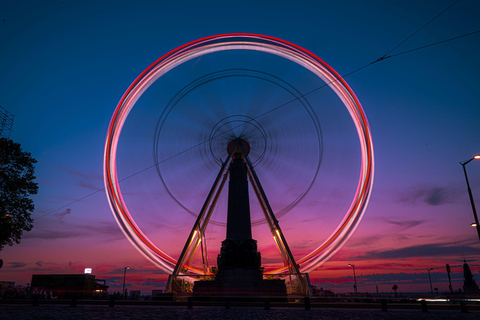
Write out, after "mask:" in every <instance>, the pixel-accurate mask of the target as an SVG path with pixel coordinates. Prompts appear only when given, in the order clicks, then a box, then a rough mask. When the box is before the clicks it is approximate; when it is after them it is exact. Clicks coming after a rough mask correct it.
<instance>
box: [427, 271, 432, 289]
mask: <svg viewBox="0 0 480 320" xmlns="http://www.w3.org/2000/svg"><path fill="white" fill-rule="evenodd" d="M430 270H433V268H430V269H428V270H427V271H428V280H430V291H431V292H432V295H433V287H432V277H430Z"/></svg>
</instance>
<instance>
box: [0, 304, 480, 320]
mask: <svg viewBox="0 0 480 320" xmlns="http://www.w3.org/2000/svg"><path fill="white" fill-rule="evenodd" d="M0 319H16V320H24V319H25V320H26V319H29V320H30V319H75V320H83V319H85V320H97V319H119V320H123V319H132V320H135V319H142V320H144V319H192V320H195V319H209V320H215V319H229V320H230V319H232V320H237V319H238V320H240V319H245V320H253V319H262V320H269V319H272V320H274V319H275V320H287V319H288V320H296V319H302V320H309V319H324V320H330V319H342V320H349V319H355V320H363V319H368V320H371V319H375V320H377V319H378V320H390V319H392V320H393V319H395V320H415V319H434V320H447V319H448V320H451V319H476V320H478V319H480V311H478V310H474V311H470V312H468V313H462V312H461V311H459V310H429V311H428V312H422V311H421V310H418V309H396V310H389V311H386V312H384V311H382V310H380V309H352V308H319V309H315V308H312V309H311V310H305V309H303V308H271V309H270V310H265V309H264V308H260V307H231V308H230V309H226V308H225V307H193V308H192V309H188V308H187V307H185V306H175V307H171V306H128V305H117V306H115V307H113V308H110V307H108V306H106V305H79V306H76V307H70V306H68V305H47V304H45V305H42V304H41V305H39V306H32V305H28V304H22V305H0Z"/></svg>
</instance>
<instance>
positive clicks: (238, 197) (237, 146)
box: [167, 138, 310, 295]
mask: <svg viewBox="0 0 480 320" xmlns="http://www.w3.org/2000/svg"><path fill="white" fill-rule="evenodd" d="M227 152H228V157H227V160H226V161H225V162H224V163H223V164H222V166H221V169H220V171H219V173H218V175H217V178H216V179H215V182H214V184H213V186H212V188H211V190H210V192H209V194H208V196H207V199H206V201H205V204H204V205H203V208H202V210H201V212H200V214H199V215H198V218H197V220H196V222H195V224H194V226H193V228H192V231H191V232H190V235H189V237H188V239H187V241H186V243H185V246H184V248H183V250H182V253H181V255H180V258H179V259H178V262H177V264H176V266H175V269H174V271H173V274H172V275H171V276H170V277H169V281H168V284H167V288H168V291H169V292H171V293H175V292H188V291H193V293H194V294H269V295H286V294H287V287H286V285H285V279H280V278H277V279H263V268H262V267H261V254H260V252H258V250H257V241H256V240H254V239H253V238H252V229H251V219H250V200H249V194H248V182H250V184H251V186H252V189H253V190H254V193H255V196H256V198H257V200H258V202H259V204H260V207H261V209H262V211H263V214H264V216H265V220H266V221H267V224H268V226H269V229H270V232H271V234H272V236H273V239H274V241H275V245H276V246H277V248H278V250H279V251H280V254H281V256H282V259H283V264H284V267H285V268H286V271H287V272H286V273H284V274H283V277H286V276H287V275H288V278H289V280H290V281H289V286H288V287H289V288H288V289H289V290H288V292H289V293H299V294H303V295H309V293H310V292H309V288H310V286H309V285H308V282H309V280H308V274H303V275H302V274H301V273H300V270H299V266H298V264H297V263H296V262H295V259H294V257H293V255H292V252H291V251H290V248H289V247H288V244H287V241H286V239H285V236H284V235H283V233H282V230H281V228H280V225H279V223H278V220H277V219H276V218H275V214H274V213H273V211H272V208H271V207H270V204H269V202H268V199H267V196H266V194H265V191H264V190H263V187H262V184H261V183H260V180H259V179H258V176H257V174H256V172H255V170H254V168H253V165H252V162H251V161H250V159H249V157H248V154H249V152H250V145H249V144H248V142H247V141H245V140H243V139H240V138H236V139H234V140H232V141H230V143H229V144H228V146H227ZM228 177H229V178H230V179H229V188H228V210H227V211H228V212H227V234H226V239H225V240H224V241H222V247H221V251H220V254H219V255H218V257H217V266H216V267H212V268H209V266H208V257H207V247H206V245H205V243H206V239H205V231H206V228H207V225H208V222H209V221H210V218H211V215H212V212H213V211H214V210H215V206H216V204H217V201H218V198H219V197H220V194H221V192H222V189H223V188H224V186H225V184H226V181H227V178H228ZM199 248H200V250H201V253H202V261H203V270H204V276H205V277H200V278H202V280H200V281H195V282H194V285H193V288H192V282H191V281H188V280H191V279H192V275H188V273H187V272H188V269H187V268H185V267H184V266H186V265H189V264H191V262H192V260H193V258H194V256H195V254H196V252H197V250H198V249H199ZM193 278H195V276H193ZM197 278H198V277H197Z"/></svg>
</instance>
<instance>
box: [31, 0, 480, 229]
mask: <svg viewBox="0 0 480 320" xmlns="http://www.w3.org/2000/svg"><path fill="white" fill-rule="evenodd" d="M458 1H459V0H458ZM458 1H457V2H458ZM455 3H456V2H455ZM455 3H454V4H455ZM447 9H448V8H447ZM442 13H443V12H442ZM422 28H423V27H422ZM415 33H416V32H415ZM477 33H480V30H478V31H474V32H470V33H467V34H463V35H460V36H457V37H453V38H449V39H446V40H442V41H438V42H435V43H431V44H428V45H425V46H421V47H417V48H414V49H410V50H406V51H403V52H399V53H396V54H392V55H384V56H382V57H380V58H378V59H377V60H375V61H373V62H370V63H368V64H366V65H364V66H362V67H360V68H357V69H355V70H353V71H351V72H349V73H347V74H345V75H343V76H342V78H346V77H348V76H350V75H352V74H354V73H356V72H358V71H360V70H362V69H365V68H367V67H369V66H371V65H373V64H375V63H377V62H380V61H383V60H385V59H388V58H392V57H396V56H399V55H403V54H406V53H410V52H414V51H417V50H421V49H425V48H428V47H432V46H435V45H438V44H441V43H445V42H449V41H453V40H456V39H460V38H464V37H467V36H471V35H474V34H477ZM410 37H411V36H410ZM410 37H409V38H410ZM406 40H408V39H406ZM406 40H404V41H403V42H402V43H404V42H405V41H406ZM398 47H399V45H398V46H396V47H395V48H398ZM395 48H394V49H395ZM392 50H393V49H392ZM392 50H390V51H389V52H391V51H392ZM336 81H337V80H336ZM331 83H333V82H328V83H325V84H324V85H322V86H320V87H317V88H315V89H313V90H311V91H308V92H307V93H305V94H303V95H300V96H298V97H295V98H294V99H292V100H290V101H287V102H285V103H283V104H281V105H279V106H277V107H275V108H273V109H271V110H269V111H267V112H264V113H262V114H260V115H258V116H257V117H255V118H253V120H256V119H258V118H260V117H263V116H265V115H267V114H269V113H271V112H273V111H275V110H278V109H280V108H282V107H284V106H286V105H288V104H290V103H292V102H294V101H297V100H298V99H300V98H304V97H305V96H307V95H310V94H312V93H314V92H316V91H318V90H320V89H322V88H324V87H326V86H328V85H330V84H331ZM241 125H242V124H241ZM241 125H238V126H237V127H234V128H232V129H230V130H228V131H225V132H222V133H219V134H217V135H215V136H213V137H212V138H210V139H207V140H205V141H203V142H200V143H198V144H196V145H194V146H192V147H190V148H187V149H185V150H184V151H181V152H179V153H177V154H175V155H172V156H170V157H168V158H166V159H163V160H161V161H159V162H157V163H154V164H153V165H151V166H149V167H146V168H144V169H142V170H140V171H137V172H135V173H133V174H131V175H129V176H127V177H124V178H122V179H121V180H119V181H118V182H123V181H125V180H127V179H130V178H132V177H134V176H136V175H138V174H140V173H142V172H145V171H147V170H149V169H151V168H153V167H155V166H157V165H159V164H162V163H164V162H166V161H168V160H170V159H173V158H175V157H177V156H179V155H181V154H184V153H186V152H188V151H190V150H192V149H195V148H197V147H199V146H201V145H203V144H205V143H207V142H209V141H211V140H213V139H215V138H217V137H219V136H221V135H223V134H225V133H227V132H230V131H231V130H234V129H236V128H238V127H239V126H241ZM104 190H105V188H102V189H98V190H96V191H94V192H92V193H90V194H87V195H85V196H83V197H82V198H79V199H77V200H74V201H72V202H70V203H68V204H66V205H64V206H61V207H59V208H57V209H55V210H52V211H50V212H48V213H46V214H44V215H42V216H40V217H37V218H36V219H37V220H38V219H41V218H43V217H45V216H47V215H50V214H52V213H54V212H56V211H58V210H61V209H63V208H66V207H68V206H70V205H72V204H74V203H77V202H79V201H82V200H83V199H86V198H88V197H90V196H93V195H95V194H97V193H98V192H101V191H104Z"/></svg>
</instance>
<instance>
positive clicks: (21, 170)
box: [0, 138, 38, 251]
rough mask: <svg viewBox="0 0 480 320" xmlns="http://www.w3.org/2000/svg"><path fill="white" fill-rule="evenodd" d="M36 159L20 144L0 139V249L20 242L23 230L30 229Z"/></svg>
mask: <svg viewBox="0 0 480 320" xmlns="http://www.w3.org/2000/svg"><path fill="white" fill-rule="evenodd" d="M36 162H37V161H36V160H35V159H34V158H32V156H31V155H30V153H28V152H24V151H22V149H21V147H20V144H18V143H15V142H13V141H12V140H10V139H6V138H0V251H1V250H2V249H3V248H4V247H5V246H6V245H9V246H12V245H13V244H14V243H17V244H18V243H20V239H21V237H22V234H23V231H30V230H32V228H33V220H32V218H31V217H30V214H31V212H32V211H33V209H34V206H33V201H32V200H31V199H29V198H28V197H29V196H30V195H32V194H36V193H37V192H38V186H37V184H36V183H35V182H33V180H34V179H35V176H34V175H33V174H34V163H36Z"/></svg>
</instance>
